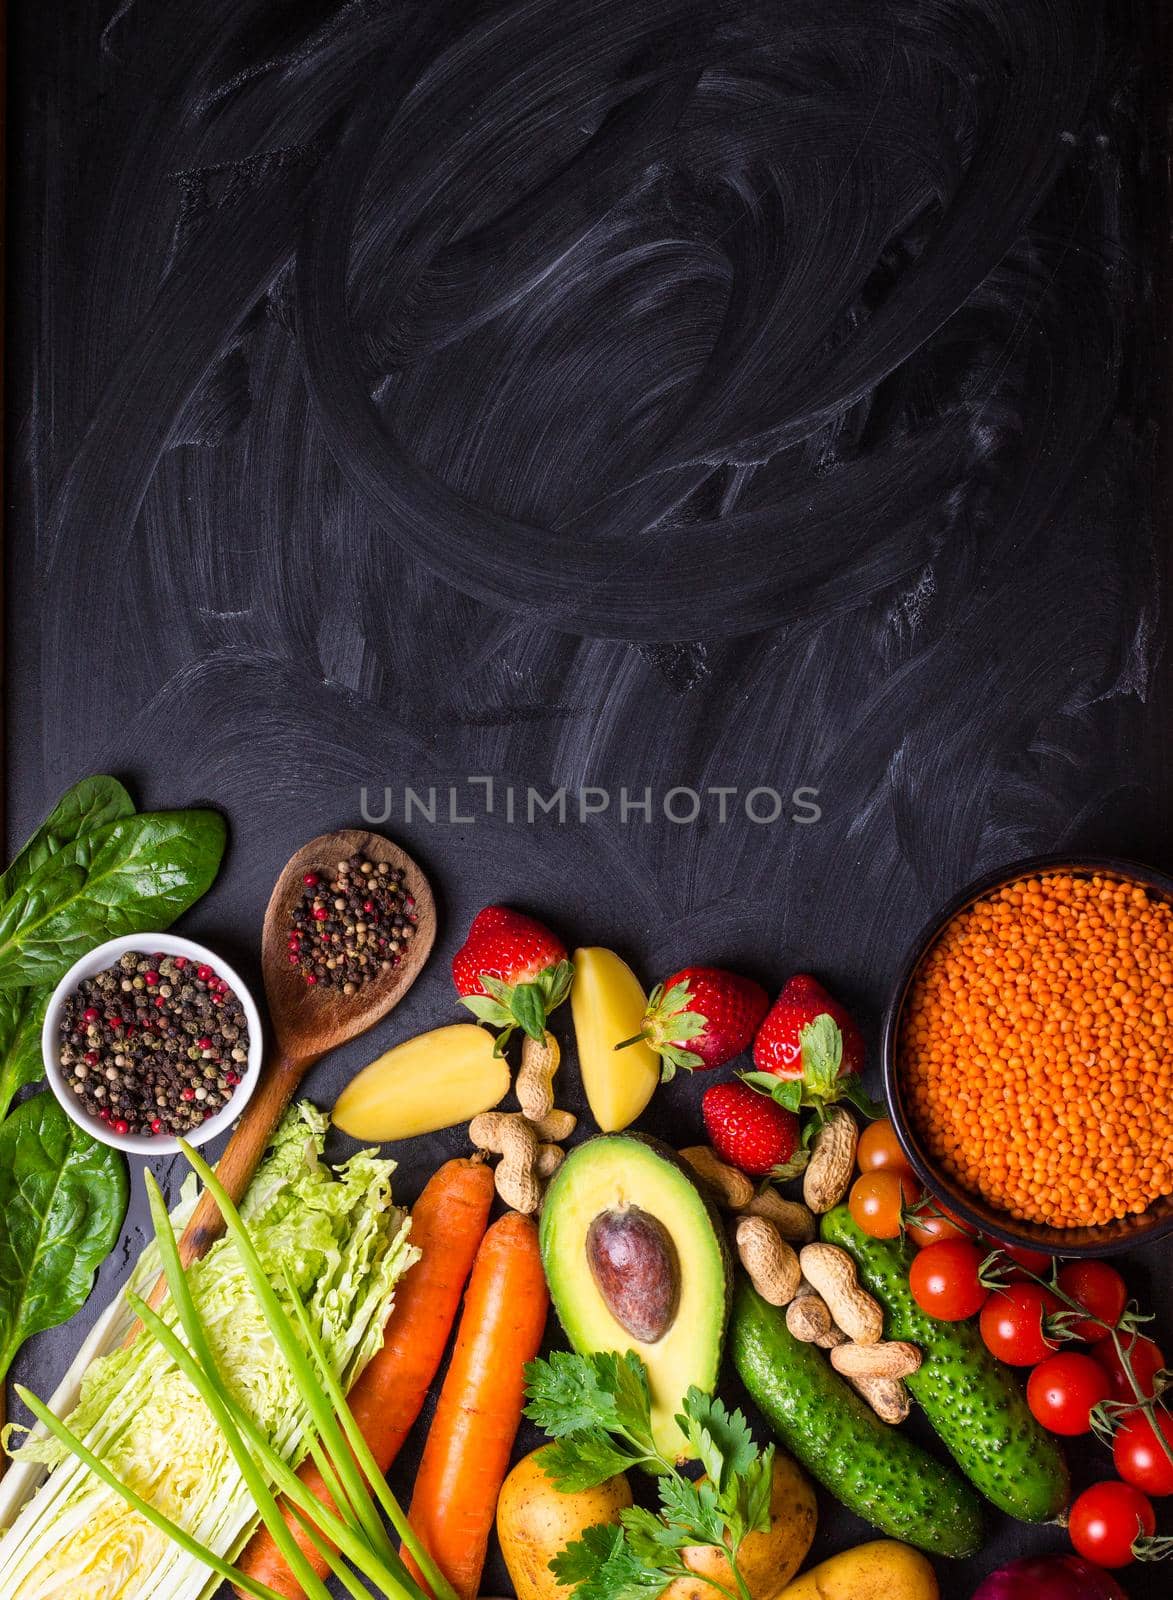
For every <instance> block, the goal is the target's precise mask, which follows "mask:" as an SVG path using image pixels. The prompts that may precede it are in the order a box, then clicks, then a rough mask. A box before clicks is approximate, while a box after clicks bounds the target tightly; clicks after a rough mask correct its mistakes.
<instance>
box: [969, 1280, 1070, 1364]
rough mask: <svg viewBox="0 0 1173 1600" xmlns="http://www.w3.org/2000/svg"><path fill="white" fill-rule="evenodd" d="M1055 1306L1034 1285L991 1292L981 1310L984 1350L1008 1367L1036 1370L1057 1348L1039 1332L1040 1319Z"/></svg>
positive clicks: (1047, 1292) (1045, 1291)
mask: <svg viewBox="0 0 1173 1600" xmlns="http://www.w3.org/2000/svg"><path fill="white" fill-rule="evenodd" d="M1058 1304H1059V1302H1058V1301H1057V1300H1056V1299H1055V1296H1054V1295H1053V1294H1052V1293H1051V1292H1050V1290H1049V1289H1043V1288H1041V1287H1040V1286H1039V1285H1038V1284H1037V1283H1008V1284H1006V1285H1005V1287H1004V1288H1001V1289H995V1290H994V1291H993V1293H992V1294H991V1295H990V1298H989V1299H988V1300H987V1301H986V1303H985V1305H984V1306H983V1307H982V1320H981V1330H982V1338H983V1339H984V1340H985V1342H986V1349H987V1350H988V1351H989V1352H990V1354H991V1355H995V1356H997V1358H998V1360H999V1361H1006V1362H1009V1364H1010V1365H1011V1366H1012V1367H1037V1366H1038V1364H1039V1362H1040V1361H1045V1360H1046V1358H1047V1357H1048V1356H1049V1355H1051V1354H1052V1353H1053V1352H1054V1351H1055V1350H1057V1349H1058V1348H1059V1346H1058V1344H1057V1343H1056V1341H1055V1340H1053V1339H1049V1338H1047V1336H1046V1335H1045V1333H1044V1332H1043V1318H1044V1317H1045V1316H1048V1315H1049V1314H1050V1313H1051V1312H1053V1311H1055V1310H1056V1308H1057V1307H1058Z"/></svg>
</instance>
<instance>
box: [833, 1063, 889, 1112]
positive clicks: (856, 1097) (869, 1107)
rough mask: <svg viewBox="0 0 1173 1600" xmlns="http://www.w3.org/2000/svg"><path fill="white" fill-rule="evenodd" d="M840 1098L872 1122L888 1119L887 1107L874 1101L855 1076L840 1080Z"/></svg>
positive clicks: (880, 1102)
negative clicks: (877, 1119)
mask: <svg viewBox="0 0 1173 1600" xmlns="http://www.w3.org/2000/svg"><path fill="white" fill-rule="evenodd" d="M838 1098H839V1099H841V1100H847V1101H850V1103H851V1104H852V1105H853V1106H854V1107H855V1108H856V1110H857V1111H862V1112H863V1114H864V1116H865V1117H867V1118H869V1119H870V1120H871V1121H872V1122H874V1121H875V1120H876V1118H877V1117H886V1116H887V1114H888V1108H887V1106H885V1105H884V1103H883V1102H882V1101H880V1100H873V1099H872V1097H871V1095H870V1094H868V1092H867V1090H866V1089H865V1088H864V1086H863V1084H862V1083H860V1081H859V1079H858V1078H857V1077H855V1075H854V1074H851V1075H849V1076H848V1077H846V1078H840V1080H839V1094H838Z"/></svg>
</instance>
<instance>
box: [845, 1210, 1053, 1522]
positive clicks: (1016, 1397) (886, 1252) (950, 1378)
mask: <svg viewBox="0 0 1173 1600" xmlns="http://www.w3.org/2000/svg"><path fill="white" fill-rule="evenodd" d="M822 1234H823V1238H824V1239H825V1240H826V1242H827V1243H828V1244H837V1245H839V1246H840V1248H841V1249H843V1250H847V1251H848V1252H849V1253H850V1254H851V1255H852V1256H853V1257H854V1259H855V1264H856V1266H857V1267H858V1269H859V1281H860V1282H861V1283H862V1284H863V1286H864V1288H865V1289H868V1290H869V1291H870V1292H871V1293H872V1294H873V1295H875V1297H876V1299H877V1300H878V1301H879V1302H880V1304H881V1305H882V1306H883V1308H884V1337H885V1338H887V1339H907V1340H909V1341H910V1342H911V1343H912V1344H915V1345H918V1346H919V1347H920V1350H921V1353H922V1356H923V1360H922V1364H921V1368H920V1371H919V1372H917V1373H915V1374H914V1375H913V1376H912V1377H911V1378H908V1379H907V1380H906V1382H907V1383H908V1387H909V1389H910V1391H911V1392H912V1395H913V1397H914V1398H915V1399H916V1400H917V1401H918V1402H919V1403H920V1405H921V1406H922V1407H923V1409H924V1413H925V1416H926V1417H928V1419H929V1421H930V1422H931V1423H932V1425H933V1427H934V1428H935V1429H936V1430H937V1433H938V1434H939V1435H940V1438H941V1442H942V1443H943V1444H944V1446H945V1448H946V1450H948V1452H949V1454H950V1455H951V1456H952V1457H953V1459H954V1460H955V1461H956V1462H957V1465H958V1466H959V1467H960V1468H961V1470H962V1472H964V1473H965V1475H966V1477H967V1478H969V1479H970V1481H971V1482H972V1483H974V1484H975V1485H976V1486H977V1488H978V1489H980V1490H981V1492H982V1494H984V1495H985V1497H986V1499H987V1500H989V1501H991V1502H992V1503H993V1504H994V1505H996V1506H997V1507H998V1509H999V1510H1000V1511H1005V1512H1006V1513H1007V1514H1008V1515H1009V1516H1012V1517H1017V1518H1018V1520H1019V1521H1020V1522H1049V1521H1050V1520H1051V1519H1052V1518H1053V1517H1057V1516H1058V1515H1059V1513H1060V1511H1062V1510H1063V1507H1064V1506H1065V1505H1066V1504H1067V1497H1068V1489H1069V1483H1068V1477H1067V1463H1066V1462H1065V1461H1064V1459H1063V1452H1062V1451H1061V1450H1060V1448H1059V1445H1058V1443H1057V1441H1056V1440H1055V1439H1054V1438H1053V1437H1052V1436H1051V1435H1050V1434H1049V1433H1047V1432H1045V1431H1044V1429H1043V1428H1041V1427H1040V1426H1039V1424H1038V1423H1037V1422H1036V1421H1035V1419H1034V1417H1033V1416H1032V1415H1031V1412H1030V1407H1029V1406H1028V1405H1027V1403H1026V1396H1025V1394H1024V1393H1023V1390H1022V1386H1021V1384H1020V1383H1019V1381H1018V1379H1017V1378H1016V1377H1015V1375H1014V1373H1013V1372H1012V1371H1011V1370H1010V1368H1009V1367H1005V1366H1003V1365H1002V1363H1001V1362H1000V1361H996V1360H995V1359H994V1357H993V1356H992V1355H991V1354H990V1352H989V1351H988V1350H987V1349H986V1347H985V1345H984V1344H983V1343H982V1339H981V1335H980V1334H979V1332H978V1330H977V1328H976V1327H975V1325H974V1324H973V1323H972V1322H938V1321H937V1320H936V1319H935V1318H933V1317H929V1316H926V1315H925V1313H924V1312H923V1311H922V1310H921V1309H920V1307H919V1306H918V1305H917V1303H916V1301H915V1300H914V1299H913V1297H912V1291H911V1290H910V1289H909V1287H908V1269H909V1266H910V1265H911V1262H912V1258H913V1256H914V1254H915V1251H914V1250H913V1248H912V1246H911V1245H909V1244H908V1243H900V1242H898V1241H896V1240H888V1239H871V1238H869V1237H868V1235H867V1234H866V1233H864V1232H863V1230H862V1229H861V1228H858V1227H856V1225H855V1223H854V1222H853V1221H852V1219H851V1213H850V1212H849V1211H848V1209H847V1207H846V1206H837V1207H836V1209H835V1210H834V1211H829V1212H828V1213H827V1215H826V1216H825V1217H824V1218H823V1224H822Z"/></svg>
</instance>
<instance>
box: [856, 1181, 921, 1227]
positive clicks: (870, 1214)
mask: <svg viewBox="0 0 1173 1600" xmlns="http://www.w3.org/2000/svg"><path fill="white" fill-rule="evenodd" d="M916 1194H917V1187H916V1182H915V1179H911V1178H909V1177H908V1176H907V1175H906V1174H905V1173H902V1172H894V1171H888V1170H882V1171H879V1172H865V1173H864V1174H863V1176H862V1177H860V1178H857V1179H856V1180H855V1182H854V1183H853V1184H852V1186H851V1193H850V1195H849V1196H848V1197H847V1204H848V1208H849V1210H850V1211H851V1216H852V1220H853V1221H854V1223H855V1225H856V1227H857V1228H862V1230H863V1231H864V1233H866V1234H867V1235H868V1237H869V1238H870V1239H896V1238H899V1236H900V1227H901V1223H902V1221H903V1217H904V1208H905V1207H906V1206H909V1205H911V1204H912V1203H913V1201H914V1200H915V1199H916Z"/></svg>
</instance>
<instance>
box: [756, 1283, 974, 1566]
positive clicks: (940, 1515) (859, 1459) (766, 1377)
mask: <svg viewBox="0 0 1173 1600" xmlns="http://www.w3.org/2000/svg"><path fill="white" fill-rule="evenodd" d="M729 1338H730V1344H731V1346H732V1351H733V1360H734V1363H735V1364H736V1367H737V1370H738V1372H739V1373H740V1375H741V1381H742V1382H743V1383H744V1384H745V1387H746V1388H747V1389H748V1390H749V1393H750V1395H751V1397H752V1398H753V1400H754V1402H755V1404H756V1405H757V1407H758V1409H759V1410H760V1411H761V1412H762V1414H763V1416H765V1417H766V1418H767V1420H768V1421H769V1423H770V1425H771V1426H772V1427H773V1429H774V1431H775V1432H776V1433H777V1434H778V1436H779V1438H780V1439H781V1440H782V1442H783V1443H784V1444H785V1446H786V1448H787V1449H788V1450H789V1451H790V1452H791V1454H792V1455H795V1456H797V1457H798V1459H799V1460H800V1461H801V1462H802V1463H803V1465H804V1466H806V1467H807V1468H808V1470H809V1471H810V1472H811V1473H812V1474H813V1475H814V1476H815V1477H816V1478H818V1480H819V1482H820V1483H822V1484H823V1485H824V1486H825V1487H826V1488H827V1489H829V1490H830V1491H831V1493H832V1494H833V1495H834V1496H835V1498H836V1499H837V1500H840V1501H842V1503H843V1504H844V1505H845V1506H847V1508H848V1509H849V1510H850V1511H854V1512H855V1513H856V1514H857V1515H858V1516H861V1517H863V1518H864V1519H865V1520H866V1521H868V1522H870V1523H871V1524H872V1525H873V1526H874V1527H876V1528H879V1529H880V1531H881V1532H882V1533H886V1534H887V1535H888V1536H889V1537H890V1538H893V1539H903V1540H905V1541H906V1542H907V1543H908V1544H915V1545H918V1546H919V1547H920V1549H922V1550H927V1551H928V1553H929V1554H930V1555H935V1556H958V1557H962V1556H971V1555H973V1554H974V1553H975V1551H977V1550H978V1549H979V1548H980V1546H981V1541H982V1525H981V1503H980V1501H979V1500H978V1498H977V1496H976V1495H975V1494H974V1493H973V1491H972V1490H971V1489H970V1487H969V1485H968V1484H967V1483H966V1482H964V1480H963V1479H961V1478H959V1477H958V1476H957V1474H956V1473H955V1472H952V1471H951V1470H950V1469H949V1468H948V1467H945V1466H942V1465H941V1463H940V1462H938V1461H934V1460H933V1458H932V1457H931V1456H929V1455H927V1454H926V1453H925V1452H924V1451H923V1450H922V1449H921V1448H920V1446H919V1445H916V1444H914V1443H913V1442H912V1440H911V1439H909V1438H908V1437H907V1436H906V1435H905V1434H903V1433H900V1432H899V1431H898V1430H897V1429H895V1428H891V1427H888V1425H887V1424H886V1423H883V1422H881V1421H880V1419H879V1418H878V1417H877V1416H876V1414H875V1412H874V1411H873V1410H872V1409H871V1408H870V1407H869V1406H868V1405H866V1404H865V1403H864V1402H863V1401H862V1400H861V1399H860V1398H859V1396H858V1395H857V1394H856V1393H855V1391H854V1390H853V1389H849V1388H848V1386H847V1384H846V1383H844V1381H843V1379H842V1378H840V1377H839V1375H838V1374H837V1373H836V1372H834V1371H833V1370H832V1368H831V1365H830V1363H829V1362H828V1360H827V1357H826V1355H825V1354H824V1352H823V1351H822V1350H819V1349H817V1348H816V1346H814V1345H813V1344H802V1343H801V1342H800V1341H799V1340H798V1339H796V1338H795V1337H794V1335H793V1334H792V1333H791V1332H790V1330H789V1328H788V1327H787V1326H786V1315H785V1312H783V1311H779V1310H778V1308H777V1307H776V1306H771V1305H767V1303H766V1302H765V1301H764V1300H763V1299H762V1298H761V1296H760V1295H759V1294H757V1293H756V1292H755V1290H754V1289H753V1288H752V1286H751V1285H750V1284H749V1283H747V1282H746V1281H745V1279H744V1278H743V1279H740V1280H739V1282H738V1285H737V1288H736V1290H735V1293H734V1299H733V1321H732V1323H731V1325H730V1332H729Z"/></svg>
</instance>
